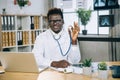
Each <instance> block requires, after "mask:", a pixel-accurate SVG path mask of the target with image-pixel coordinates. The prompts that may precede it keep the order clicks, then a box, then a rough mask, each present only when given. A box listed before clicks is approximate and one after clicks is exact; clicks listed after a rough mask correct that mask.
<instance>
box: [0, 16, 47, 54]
mask: <svg viewBox="0 0 120 80" xmlns="http://www.w3.org/2000/svg"><path fill="white" fill-rule="evenodd" d="M47 25H48V24H47V17H46V16H44V15H10V14H7V15H0V26H1V28H0V33H1V38H0V41H1V50H2V51H12V52H31V51H32V48H33V44H34V41H35V38H36V36H37V35H39V34H40V33H41V32H43V31H45V30H46V29H48V26H47Z"/></svg>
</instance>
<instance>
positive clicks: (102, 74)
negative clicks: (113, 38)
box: [98, 62, 108, 79]
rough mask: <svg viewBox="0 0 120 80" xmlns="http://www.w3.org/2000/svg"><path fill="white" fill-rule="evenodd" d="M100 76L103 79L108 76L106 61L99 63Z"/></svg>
mask: <svg viewBox="0 0 120 80" xmlns="http://www.w3.org/2000/svg"><path fill="white" fill-rule="evenodd" d="M98 76H99V78H101V79H107V78H108V70H107V64H106V63H105V62H100V63H98Z"/></svg>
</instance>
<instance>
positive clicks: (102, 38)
mask: <svg viewBox="0 0 120 80" xmlns="http://www.w3.org/2000/svg"><path fill="white" fill-rule="evenodd" d="M78 41H102V42H120V37H109V36H104V35H103V36H101V35H96V36H95V35H94V36H92V35H88V36H83V35H79V36H78Z"/></svg>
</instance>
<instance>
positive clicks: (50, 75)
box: [0, 61, 120, 80]
mask: <svg viewBox="0 0 120 80" xmlns="http://www.w3.org/2000/svg"><path fill="white" fill-rule="evenodd" d="M107 64H108V66H111V65H120V61H119V62H107ZM0 69H1V67H0ZM38 76H39V74H38V73H20V72H5V73H4V74H0V80H37V78H38ZM40 78H41V79H40V80H100V79H99V78H98V77H97V76H96V75H95V74H92V76H91V77H89V76H85V75H82V74H74V73H69V74H65V73H60V72H57V71H54V70H51V69H48V70H46V71H43V72H41V73H40ZM108 80H120V78H112V76H111V74H109V78H108Z"/></svg>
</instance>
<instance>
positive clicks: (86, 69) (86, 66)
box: [82, 58, 92, 75]
mask: <svg viewBox="0 0 120 80" xmlns="http://www.w3.org/2000/svg"><path fill="white" fill-rule="evenodd" d="M82 63H83V74H84V75H91V73H92V67H91V63H92V58H90V59H85V60H84V61H83V62H82Z"/></svg>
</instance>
